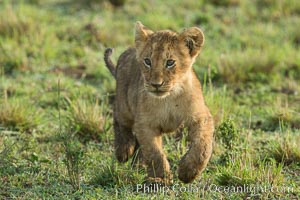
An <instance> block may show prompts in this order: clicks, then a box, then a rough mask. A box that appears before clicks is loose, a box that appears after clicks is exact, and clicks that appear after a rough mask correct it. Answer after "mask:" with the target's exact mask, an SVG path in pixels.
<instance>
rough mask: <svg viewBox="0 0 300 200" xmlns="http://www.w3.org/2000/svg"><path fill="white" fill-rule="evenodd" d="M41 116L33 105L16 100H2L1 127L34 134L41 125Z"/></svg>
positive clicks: (0, 103) (0, 104)
mask: <svg viewBox="0 0 300 200" xmlns="http://www.w3.org/2000/svg"><path fill="white" fill-rule="evenodd" d="M40 118H41V116H40V115H37V114H36V111H35V110H34V109H32V106H31V105H28V104H27V103H24V102H21V101H19V100H16V99H12V100H6V99H2V100H0V125H1V126H2V127H6V128H7V129H10V130H14V131H24V132H28V133H30V132H32V131H33V130H34V129H35V128H37V126H38V124H39V123H40Z"/></svg>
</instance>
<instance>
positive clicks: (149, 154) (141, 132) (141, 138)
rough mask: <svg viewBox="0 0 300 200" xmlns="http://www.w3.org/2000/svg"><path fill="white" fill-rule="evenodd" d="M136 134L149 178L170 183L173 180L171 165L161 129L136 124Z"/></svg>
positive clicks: (152, 180)
mask: <svg viewBox="0 0 300 200" xmlns="http://www.w3.org/2000/svg"><path fill="white" fill-rule="evenodd" d="M134 133H135V136H136V138H137V140H138V142H139V144H140V148H141V151H142V155H143V159H144V161H145V164H146V165H147V172H148V180H149V181H150V182H161V183H163V184H169V183H170V182H171V180H172V175H171V173H170V165H169V162H168V160H167V158H166V155H165V153H164V151H163V148H162V136H161V133H160V131H159V130H151V129H150V128H147V127H146V126H142V125H135V127H134Z"/></svg>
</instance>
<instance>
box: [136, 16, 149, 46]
mask: <svg viewBox="0 0 300 200" xmlns="http://www.w3.org/2000/svg"><path fill="white" fill-rule="evenodd" d="M152 33H153V31H151V30H150V29H148V28H147V27H145V26H144V25H143V24H142V23H141V22H139V21H138V22H136V24H135V47H136V48H137V50H140V49H141V48H143V46H144V44H145V42H146V41H147V38H148V36H149V35H151V34H152Z"/></svg>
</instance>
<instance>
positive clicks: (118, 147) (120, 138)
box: [114, 120, 136, 162]
mask: <svg viewBox="0 0 300 200" xmlns="http://www.w3.org/2000/svg"><path fill="white" fill-rule="evenodd" d="M114 132H115V154H116V157H117V160H118V161H119V162H126V161H128V159H129V158H130V157H131V156H132V154H133V153H134V149H135V145H136V139H135V137H134V136H133V134H132V129H131V128H129V127H126V126H123V125H121V124H119V123H118V121H116V120H115V121H114Z"/></svg>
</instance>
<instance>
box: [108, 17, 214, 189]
mask: <svg viewBox="0 0 300 200" xmlns="http://www.w3.org/2000/svg"><path fill="white" fill-rule="evenodd" d="M203 43H204V35H203V33H202V31H201V30H200V29H199V28H196V27H192V28H188V29H185V30H184V31H183V32H181V33H176V32H173V31H169V30H163V31H157V32H153V31H151V30H150V29H148V28H146V27H145V26H143V25H142V23H141V22H137V23H136V26H135V47H134V48H129V49H128V50H126V51H125V52H124V53H123V54H122V55H121V56H120V58H119V60H118V63H117V66H116V67H115V65H114V64H113V62H112V61H111V60H110V55H111V53H112V49H107V50H106V51H105V55H104V60H105V63H106V65H107V67H108V68H109V70H110V71H111V73H112V75H113V76H114V77H115V78H116V81H117V88H116V99H115V106H114V132H115V151H116V152H115V153H116V157H117V159H118V161H120V162H126V161H127V160H128V159H129V158H130V157H131V156H132V155H133V154H134V152H135V151H136V150H137V149H138V147H140V150H141V155H142V159H143V161H144V162H145V164H146V165H147V171H148V179H149V180H150V181H154V182H161V183H164V184H169V183H170V182H171V179H172V175H171V172H170V165H169V163H168V160H167V157H166V155H165V153H164V151H163V147H162V146H163V144H162V134H163V133H170V132H174V131H176V130H177V129H178V128H179V127H180V126H181V125H182V124H184V125H185V127H187V128H188V139H189V141H190V147H189V150H188V151H187V153H186V154H185V155H184V156H183V158H182V159H181V160H180V163H179V170H178V174H179V175H178V176H179V179H180V180H181V181H183V182H185V183H189V182H192V181H193V180H194V179H195V178H196V177H197V176H198V175H199V174H200V173H201V172H202V171H203V169H204V168H205V167H206V165H207V163H208V161H209V158H210V156H211V153H212V141H213V131H214V125H213V119H212V116H211V114H210V112H209V110H208V108H207V107H206V105H205V102H204V99H203V95H202V91H201V85H200V82H199V80H198V79H197V77H196V74H195V72H194V71H193V68H192V65H193V63H194V61H195V59H196V57H197V56H198V55H199V53H200V50H201V47H202V46H203Z"/></svg>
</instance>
